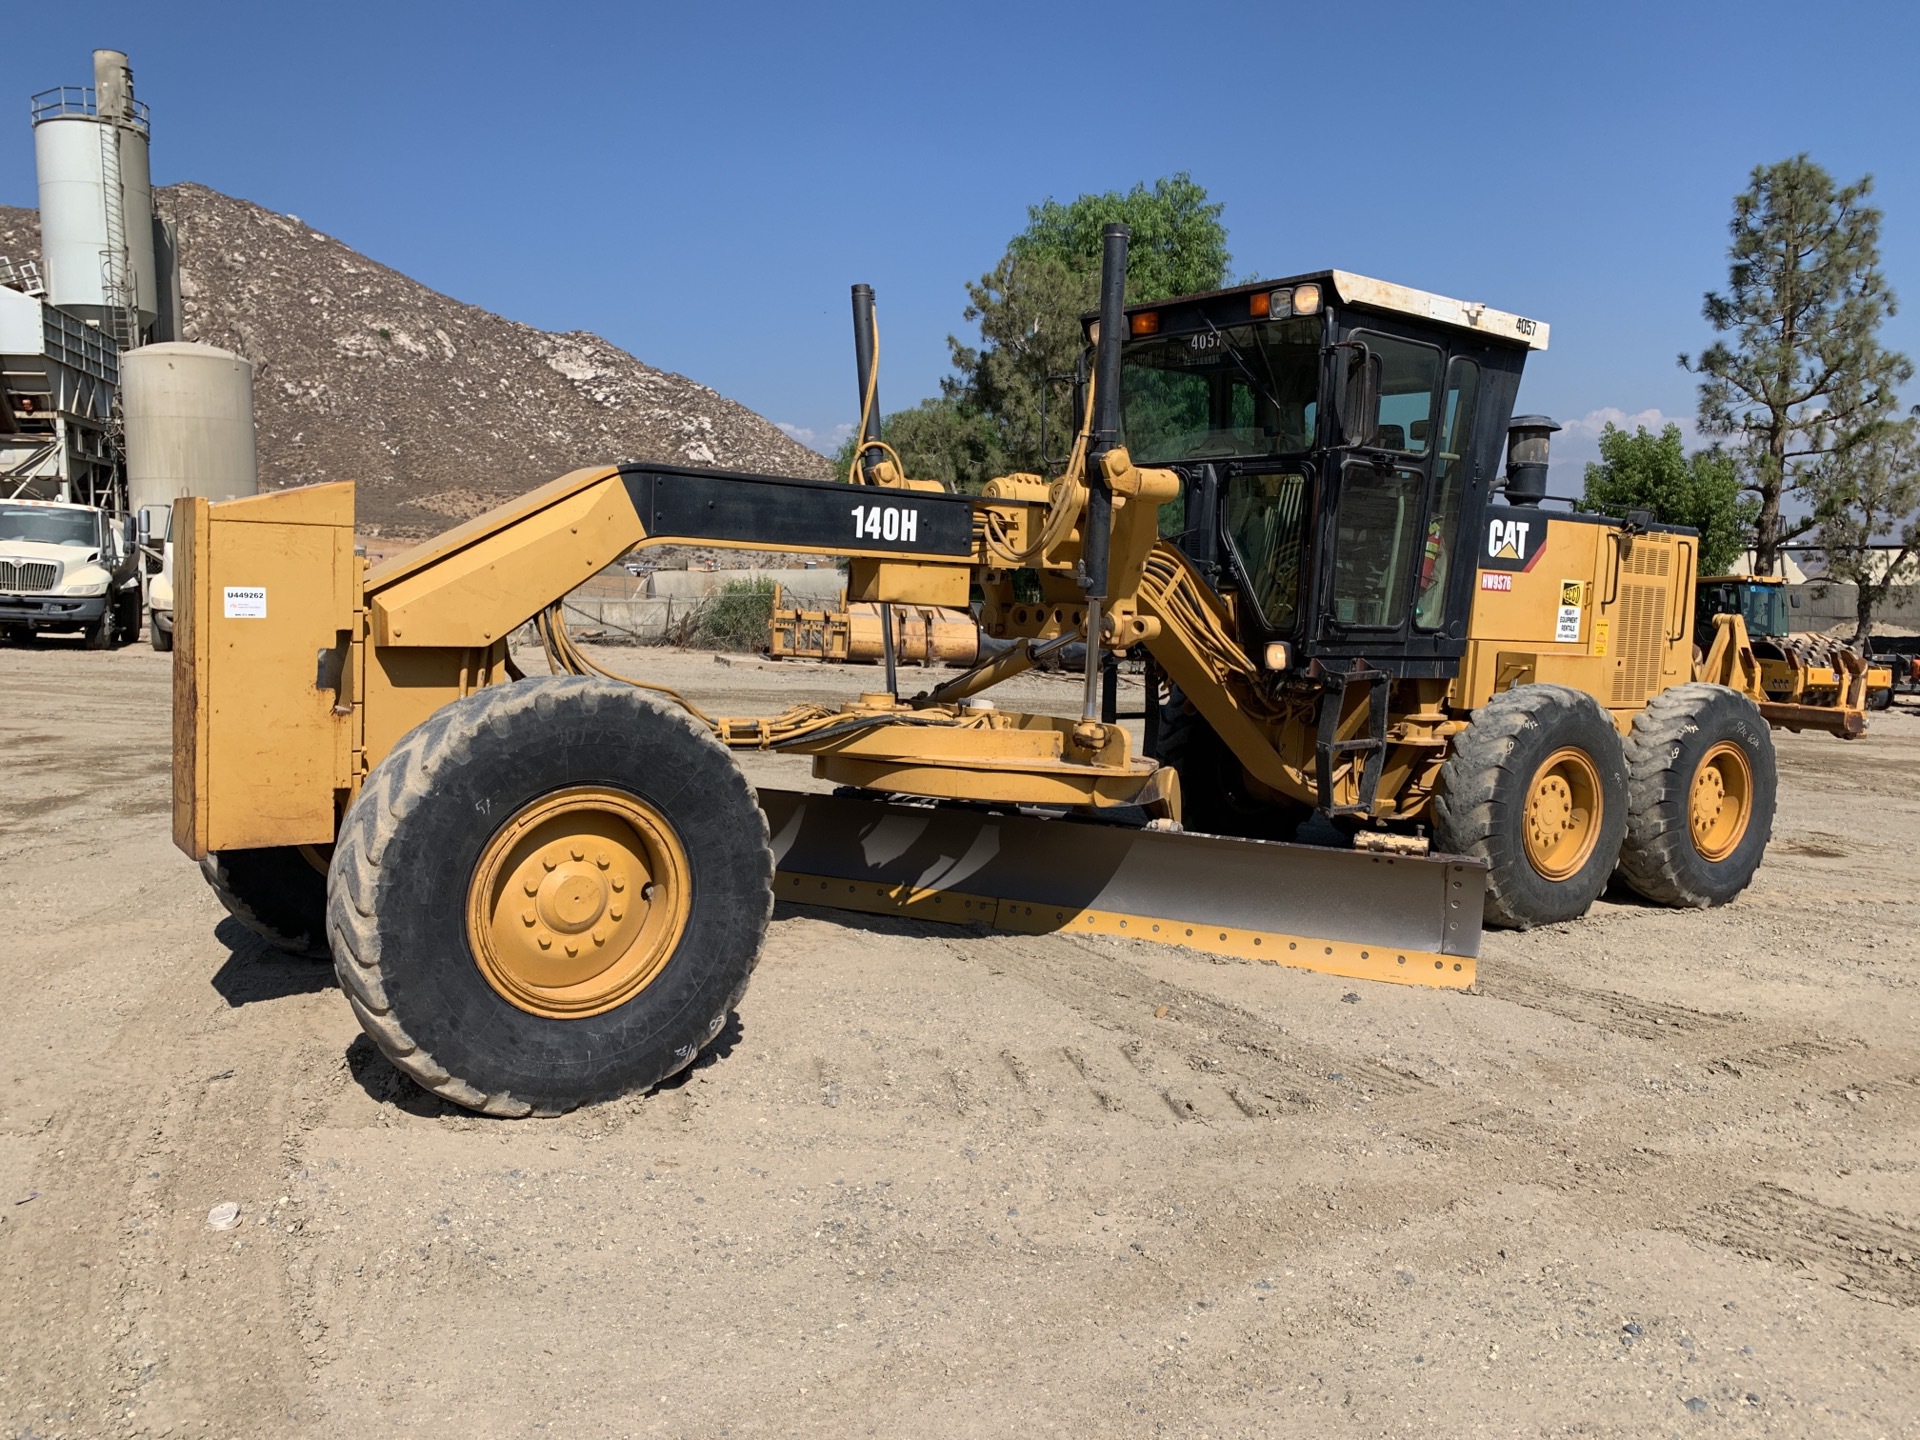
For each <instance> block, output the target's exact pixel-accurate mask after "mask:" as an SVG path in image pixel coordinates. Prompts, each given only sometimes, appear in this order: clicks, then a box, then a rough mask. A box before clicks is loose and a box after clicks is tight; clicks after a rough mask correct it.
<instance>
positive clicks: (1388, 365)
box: [1354, 330, 1440, 455]
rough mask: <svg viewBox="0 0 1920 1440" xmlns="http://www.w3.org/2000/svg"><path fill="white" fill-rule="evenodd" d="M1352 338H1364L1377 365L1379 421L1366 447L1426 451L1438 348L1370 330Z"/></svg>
mask: <svg viewBox="0 0 1920 1440" xmlns="http://www.w3.org/2000/svg"><path fill="white" fill-rule="evenodd" d="M1354 339H1356V340H1361V341H1364V342H1365V343H1366V346H1367V348H1368V349H1369V350H1370V351H1372V352H1373V354H1374V357H1375V358H1376V359H1377V361H1378V362H1379V365H1380V413H1379V415H1378V417H1377V419H1378V422H1379V423H1378V425H1377V426H1376V428H1375V430H1374V436H1373V443H1372V444H1371V445H1370V446H1369V447H1368V448H1369V449H1373V450H1397V451H1399V452H1400V453H1401V454H1403V455H1424V454H1426V453H1427V444H1428V440H1429V438H1430V437H1429V435H1428V431H1429V429H1430V428H1431V426H1432V421H1433V392H1434V388H1435V386H1436V385H1438V383H1439V381H1440V352H1439V351H1438V350H1436V349H1434V348H1433V347H1432V346H1431V345H1419V344H1415V343H1414V342H1413V341H1411V340H1400V339H1397V338H1395V337H1394V336H1392V335H1380V334H1375V333H1374V332H1372V331H1365V330H1362V331H1358V332H1356V333H1355V335H1354Z"/></svg>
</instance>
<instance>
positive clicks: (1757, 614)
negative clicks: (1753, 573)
mask: <svg viewBox="0 0 1920 1440" xmlns="http://www.w3.org/2000/svg"><path fill="white" fill-rule="evenodd" d="M1746 610H1747V631H1748V633H1749V634H1752V635H1784V634H1786V633H1787V593H1786V591H1784V590H1782V589H1781V588H1780V587H1779V586H1778V585H1753V586H1749V587H1748V589H1747V604H1746Z"/></svg>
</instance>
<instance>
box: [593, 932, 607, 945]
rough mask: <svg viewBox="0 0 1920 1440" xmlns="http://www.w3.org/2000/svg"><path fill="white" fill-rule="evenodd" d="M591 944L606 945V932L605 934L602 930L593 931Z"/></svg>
mask: <svg viewBox="0 0 1920 1440" xmlns="http://www.w3.org/2000/svg"><path fill="white" fill-rule="evenodd" d="M593 943H594V944H596V945H604V944H606V943H607V932H606V931H604V930H596V931H594V932H593Z"/></svg>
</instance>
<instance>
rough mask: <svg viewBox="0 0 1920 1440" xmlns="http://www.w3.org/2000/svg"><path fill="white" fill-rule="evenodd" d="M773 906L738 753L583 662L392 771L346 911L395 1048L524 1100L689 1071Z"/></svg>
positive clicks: (352, 824)
mask: <svg viewBox="0 0 1920 1440" xmlns="http://www.w3.org/2000/svg"><path fill="white" fill-rule="evenodd" d="M772 907H773V855H772V851H771V849H770V847H769V844H768V837H767V824H766V818H765V816H764V814H763V813H762V812H761V810H760V807H759V804H758V803H757V801H756V800H755V798H754V794H753V790H752V788H751V787H750V786H749V785H748V784H747V782H746V778H745V777H744V776H743V775H742V774H741V773H740V769H739V766H737V765H736V764H735V763H734V760H733V757H732V755H731V754H729V753H728V751H727V750H726V748H725V747H724V746H723V745H721V744H720V742H719V741H717V740H715V739H714V738H713V736H712V735H711V734H710V733H709V732H708V731H707V729H706V728H705V727H704V726H703V725H700V724H699V723H698V722H696V721H695V720H694V719H693V718H692V717H690V716H689V715H687V714H686V712H685V711H683V710H680V709H679V708H678V707H676V706H673V705H670V704H668V703H666V702H664V701H662V700H660V699H658V698H656V697H654V696H651V695H649V694H647V693H646V692H644V691H640V690H636V689H634V688H632V687H630V686H626V685H620V684H616V683H614V682H611V681H607V680H600V679H585V678H576V677H571V676H568V677H559V678H555V679H543V680H529V681H520V682H516V683H514V684H511V685H502V686H496V687H493V688H491V689H487V690H483V691H481V692H480V693H479V694H476V695H472V696H469V697H468V698H466V699H464V700H459V701H456V702H454V703H453V704H451V705H448V706H446V707H445V708H443V709H442V710H440V711H439V712H438V713H437V714H435V715H434V716H433V717H432V718H431V719H430V720H428V721H427V722H426V723H425V724H424V725H421V726H420V727H419V728H418V729H416V730H414V731H413V732H412V733H411V734H409V735H408V736H407V738H406V739H405V740H404V741H402V743H401V744H400V746H399V747H398V748H397V749H395V750H394V752H393V753H392V754H391V755H389V756H388V757H387V758H386V759H385V760H383V761H381V763H380V764H379V765H378V766H376V767H375V768H374V770H373V772H372V774H370V775H369V776H368V777H367V781H366V784H365V785H364V787H363V788H362V789H361V792H360V796H359V798H358V799H357V800H356V801H355V802H354V805H353V808H352V809H351V810H349V811H348V813H347V818H346V822H345V824H344V825H343V826H342V828H341V834H340V841H339V844H338V845H337V846H336V847H335V850H334V858H333V868H332V876H331V881H330V902H329V910H328V920H329V925H330V929H331V934H332V938H333V950H334V968H335V970H336V971H337V973H338V974H339V976H340V982H341V985H342V987H343V988H344V989H345V990H346V992H347V996H348V998H349V1000H350V1001H351V1002H352V1004H353V1009H354V1013H355V1014H356V1015H357V1016H359V1019H360V1023H361V1025H362V1026H363V1027H364V1028H365V1029H366V1032H367V1034H368V1035H369V1036H371V1037H372V1039H373V1041H374V1043H375V1044H377V1045H378V1046H379V1047H380V1049H381V1050H382V1051H384V1052H385V1054H386V1055H387V1058H388V1059H390V1060H391V1061H392V1062H393V1063H394V1064H395V1065H396V1066H397V1067H398V1068H399V1069H401V1070H403V1071H405V1072H406V1073H407V1074H408V1075H410V1076H412V1077H413V1079H414V1080H416V1081H418V1082H419V1083H420V1084H421V1085H423V1086H425V1087H426V1088H427V1089H429V1090H432V1091H433V1092H435V1093H436V1094H438V1095H441V1096H443V1097H444V1098H446V1099H448V1100H452V1101H454V1102H455V1103H457V1104H461V1105H465V1106H467V1107H469V1108H471V1109H475V1110H482V1111H485V1112H486V1113H488V1114H495V1115H525V1114H527V1113H529V1112H530V1111H534V1112H539V1113H543V1114H552V1113H556V1112H559V1111H562V1110H568V1109H571V1108H572V1107H574V1106H575V1105H579V1104H581V1103H583V1102H585V1101H588V1100H593V1099H596V1098H599V1097H602V1096H606V1095H612V1094H617V1093H619V1092H621V1091H625V1090H645V1089H648V1088H650V1087H652V1086H654V1085H657V1084H658V1083H659V1082H660V1081H662V1080H664V1079H666V1078H667V1077H669V1076H670V1075H673V1074H674V1073H675V1072H677V1071H679V1070H681V1069H683V1068H685V1067H686V1066H687V1065H689V1064H691V1063H692V1061H693V1059H694V1057H695V1056H697V1055H698V1054H699V1053H700V1051H701V1050H702V1049H703V1048H705V1047H706V1046H707V1045H708V1044H710V1043H711V1042H712V1041H713V1039H714V1037H715V1036H717V1035H718V1034H719V1033H720V1031H721V1029H722V1028H723V1027H724V1026H725V1025H726V1022H727V1017H728V1015H729V1014H730V1013H731V1012H732V1010H733V1007H734V1006H735V1005H736V1004H737V1003H738V1002H739V999H740V996H741V994H742V992H743V991H744V990H745V988H746V983H747V977H748V976H749V974H751V972H752V970H753V966H754V962H755V961H756V959H757V958H758V956H759V952H760V945H761V942H762V940H763V939H764V937H765V934H766V928H767V921H768V917H769V915H770V914H771V911H772Z"/></svg>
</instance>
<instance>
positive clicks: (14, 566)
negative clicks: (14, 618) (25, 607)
mask: <svg viewBox="0 0 1920 1440" xmlns="http://www.w3.org/2000/svg"><path fill="white" fill-rule="evenodd" d="M59 583H60V567H59V566H58V565H56V564H55V563H54V562H53V561H51V560H0V590H6V591H10V592H12V593H13V594H15V595H18V594H20V593H22V592H23V591H27V590H51V589H53V587H54V586H55V585H58V584H59Z"/></svg>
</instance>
